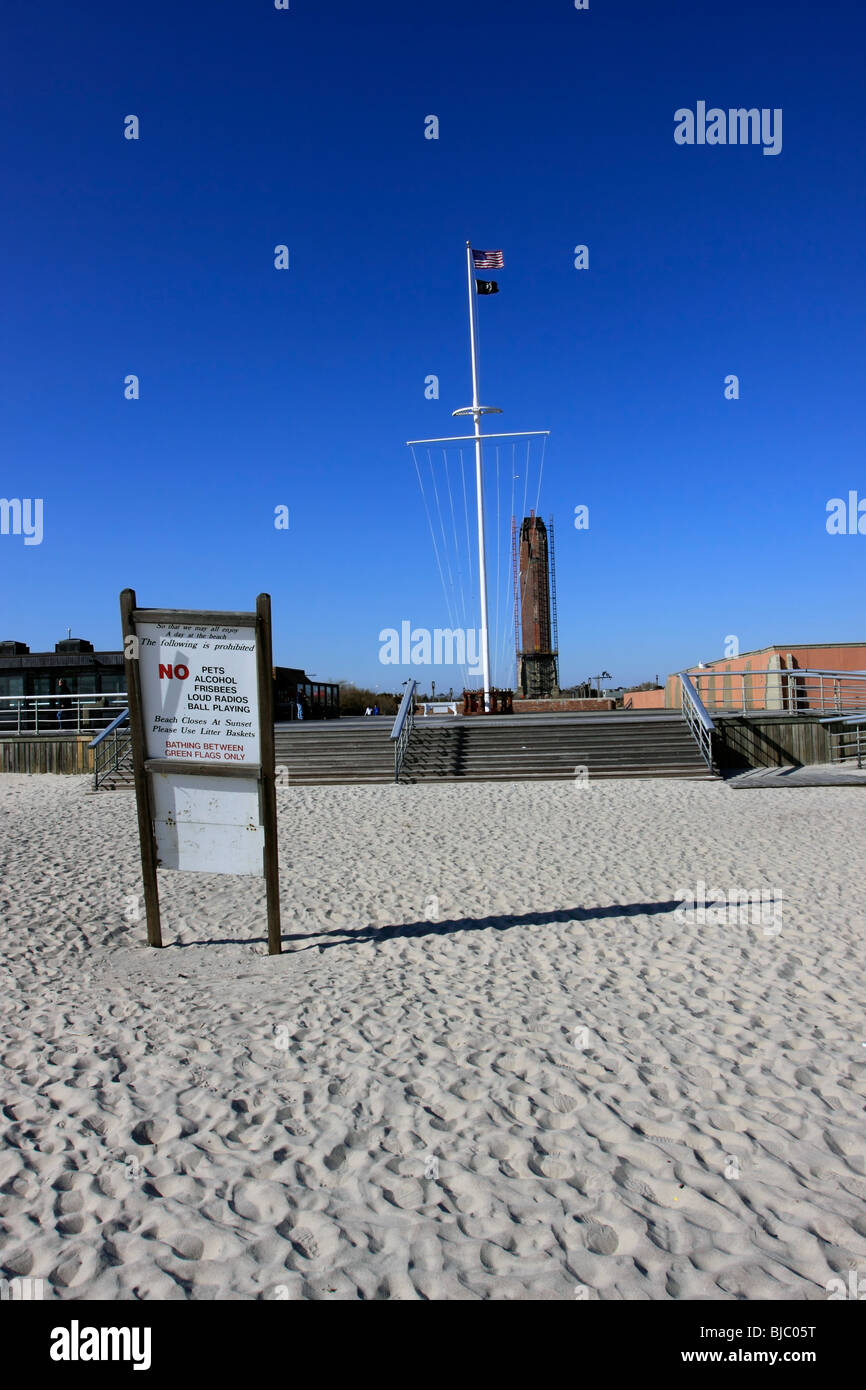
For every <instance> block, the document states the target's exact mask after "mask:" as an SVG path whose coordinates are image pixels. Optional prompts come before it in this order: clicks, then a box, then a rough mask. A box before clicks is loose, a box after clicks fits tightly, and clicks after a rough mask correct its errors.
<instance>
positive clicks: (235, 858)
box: [120, 589, 281, 955]
mask: <svg viewBox="0 0 866 1390" xmlns="http://www.w3.org/2000/svg"><path fill="white" fill-rule="evenodd" d="M120 612H121V623H122V626H123V638H124V657H125V666H126V678H127V690H128V694H129V722H130V730H131V734H132V754H133V771H134V777H135V794H136V803H137V808H138V829H139V840H140V843H141V865H142V875H143V879H144V900H145V910H146V913H147V940H148V944H149V945H151V946H162V944H163V942H162V927H161V923H160V917H159V892H158V885H157V869H158V868H163V869H179V870H185V871H188V872H194V873H233V874H256V875H260V876H264V878H265V888H266V895H267V912H268V951H269V953H270V954H271V955H275V954H277V953H279V951H280V950H281V946H280V908H279V877H278V859H277V806H276V782H275V772H274V711H273V658H272V655H271V601H270V597H269V595H268V594H260V595H259V597H258V599H257V600H256V611H255V613H224V612H194V611H189V610H186V609H155V608H151V609H148V608H138V607H137V606H136V599H135V593H134V591H133V590H132V589H124V591H123V593H122V594H121V596H120Z"/></svg>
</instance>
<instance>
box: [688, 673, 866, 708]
mask: <svg viewBox="0 0 866 1390" xmlns="http://www.w3.org/2000/svg"><path fill="white" fill-rule="evenodd" d="M680 679H681V681H682V682H683V687H685V681H686V679H688V680H689V682H690V683H691V685H692V687H693V689H694V691H695V693H696V694H697V695H698V696H699V698H700V700H701V702H702V704H703V706H704V709H705V710H707V711H708V712H709V713H710V714H750V713H754V712H758V711H760V712H761V713H764V712H766V713H768V714H773V713H777V714H808V713H812V712H820V713H822V714H848V713H851V714H856V713H857V712H858V711H860V710H863V711H866V671H820V670H814V671H813V670H802V671H801V670H796V669H795V670H791V671H788V670H776V669H771V670H763V671H717V670H706V671H681V672H680Z"/></svg>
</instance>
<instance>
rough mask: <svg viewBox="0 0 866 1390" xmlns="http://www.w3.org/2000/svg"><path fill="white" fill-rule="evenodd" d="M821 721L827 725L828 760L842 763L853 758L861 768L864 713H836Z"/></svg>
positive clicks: (865, 747)
mask: <svg viewBox="0 0 866 1390" xmlns="http://www.w3.org/2000/svg"><path fill="white" fill-rule="evenodd" d="M821 723H822V724H826V725H827V732H828V734H829V735H830V761H831V762H833V763H844V762H847V760H848V759H849V758H854V759H856V762H857V766H858V767H861V768H862V766H863V759H864V758H866V713H864V714H842V715H838V714H837V715H834V716H833V718H832V719H822V720H821Z"/></svg>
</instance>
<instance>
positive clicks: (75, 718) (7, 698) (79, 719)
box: [0, 691, 126, 736]
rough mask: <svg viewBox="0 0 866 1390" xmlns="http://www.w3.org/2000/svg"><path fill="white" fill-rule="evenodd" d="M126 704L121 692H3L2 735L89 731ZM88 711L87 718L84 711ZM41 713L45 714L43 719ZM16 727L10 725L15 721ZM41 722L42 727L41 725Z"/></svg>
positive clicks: (0, 700)
mask: <svg viewBox="0 0 866 1390" xmlns="http://www.w3.org/2000/svg"><path fill="white" fill-rule="evenodd" d="M125 706H126V695H125V694H124V693H122V692H112V693H110V694H108V693H106V694H103V693H101V692H99V691H91V692H90V694H84V695H73V694H71V693H69V694H63V695H0V736H2V734H4V733H9V734H38V733H43V734H45V733H58V732H59V733H62V734H68V735H72V734H83V733H90V732H91V731H92V730H93V728H94V727H98V726H99V724H100V723H101V722H102V717H103V716H104V717H105V718H107V719H109V720H110V719H111V718H113V717H114V714H115V711H116V710H117V709H118V708H119V707H125ZM85 711H87V716H88V717H87V718H86V719H85V718H83V715H84V713H85ZM40 715H41V716H42V717H41V719H40ZM13 721H14V727H11V728H10V727H9V725H10V723H13ZM40 725H41V727H40Z"/></svg>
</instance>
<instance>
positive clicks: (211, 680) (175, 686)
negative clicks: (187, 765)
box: [136, 622, 261, 764]
mask: <svg viewBox="0 0 866 1390" xmlns="http://www.w3.org/2000/svg"><path fill="white" fill-rule="evenodd" d="M136 632H137V636H138V640H139V659H140V670H141V702H142V708H143V718H144V735H145V742H146V748H147V756H148V757H149V758H178V759H180V760H183V761H186V762H212V763H223V764H225V763H258V762H260V761H261V750H260V747H259V709H258V690H257V685H256V633H255V628H252V627H216V626H204V627H196V626H195V625H188V624H181V625H173V624H171V623H147V622H141V623H139V624H138V625H137V628H136Z"/></svg>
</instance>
